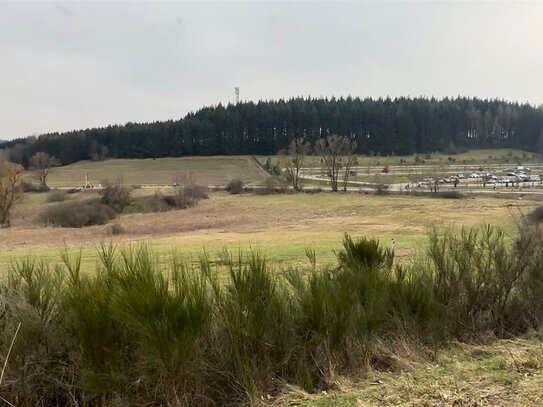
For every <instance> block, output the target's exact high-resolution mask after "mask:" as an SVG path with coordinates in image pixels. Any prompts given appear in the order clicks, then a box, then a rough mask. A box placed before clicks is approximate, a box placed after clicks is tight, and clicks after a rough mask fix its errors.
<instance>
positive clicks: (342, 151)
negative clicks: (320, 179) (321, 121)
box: [315, 134, 356, 192]
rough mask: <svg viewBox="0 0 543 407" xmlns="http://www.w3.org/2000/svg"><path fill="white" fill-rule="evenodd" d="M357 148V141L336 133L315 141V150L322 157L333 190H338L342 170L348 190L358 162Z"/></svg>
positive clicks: (344, 186) (344, 188)
mask: <svg viewBox="0 0 543 407" xmlns="http://www.w3.org/2000/svg"><path fill="white" fill-rule="evenodd" d="M355 149H356V141H354V140H351V139H349V138H347V137H342V136H339V135H336V134H334V135H331V136H327V137H325V138H321V139H318V140H317V142H316V143H315V152H316V153H317V154H318V155H320V156H321V157H322V164H323V169H324V171H326V174H327V176H328V178H330V186H331V187H332V191H334V192H337V191H338V186H339V177H340V175H341V174H342V171H343V180H342V181H343V190H344V191H346V190H347V184H348V182H349V177H350V176H351V168H352V166H353V165H354V163H355V162H356V157H355V155H354V151H355Z"/></svg>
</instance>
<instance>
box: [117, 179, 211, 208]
mask: <svg viewBox="0 0 543 407" xmlns="http://www.w3.org/2000/svg"><path fill="white" fill-rule="evenodd" d="M208 197H209V195H208V189H207V187H203V186H200V185H196V184H191V185H187V186H184V187H179V188H178V189H177V192H176V193H175V194H173V195H164V194H162V193H161V192H160V191H156V192H155V193H154V195H152V196H147V197H143V198H139V199H137V200H135V201H134V202H132V204H131V205H130V206H128V207H127V208H126V210H125V211H126V212H131V213H136V212H167V211H170V210H173V209H186V208H192V207H194V206H196V205H197V204H198V202H199V201H201V200H203V199H207V198H208Z"/></svg>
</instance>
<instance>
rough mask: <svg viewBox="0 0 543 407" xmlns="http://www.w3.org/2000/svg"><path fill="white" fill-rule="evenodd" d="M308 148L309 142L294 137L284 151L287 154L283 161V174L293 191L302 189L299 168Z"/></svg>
mask: <svg viewBox="0 0 543 407" xmlns="http://www.w3.org/2000/svg"><path fill="white" fill-rule="evenodd" d="M310 149H311V146H310V144H309V143H308V142H307V141H305V140H304V139H303V138H295V139H294V140H292V141H291V142H290V144H289V146H288V148H287V150H286V151H285V155H287V158H286V159H285V162H284V168H285V176H286V178H287V180H288V181H289V183H290V184H291V185H292V187H293V188H294V190H295V191H300V190H301V189H302V185H301V170H302V166H303V163H304V160H305V157H306V156H307V154H308V153H309V151H310Z"/></svg>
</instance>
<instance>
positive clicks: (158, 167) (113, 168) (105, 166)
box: [48, 156, 266, 187]
mask: <svg viewBox="0 0 543 407" xmlns="http://www.w3.org/2000/svg"><path fill="white" fill-rule="evenodd" d="M85 175H88V176H89V182H90V183H91V184H93V185H95V186H97V185H98V184H100V183H103V182H104V181H106V180H108V181H109V182H115V181H117V180H119V179H120V180H121V181H122V182H123V183H125V184H137V185H171V184H172V183H173V181H174V180H175V179H176V178H179V177H184V176H190V177H191V178H192V179H193V180H194V181H195V182H196V183H199V184H202V185H226V184H227V183H228V182H229V181H230V180H232V179H234V178H239V179H242V180H243V181H244V182H246V183H258V182H261V181H262V180H263V179H264V178H265V177H266V173H265V171H264V170H262V169H261V168H260V167H259V165H258V164H257V163H256V162H255V160H254V159H253V158H252V157H250V156H231V157H227V156H220V157H179V158H157V159H130V160H129V159H122V160H120V159H110V160H105V161H80V162H78V163H75V164H70V165H66V166H63V167H58V168H54V169H53V170H52V171H51V174H50V176H49V179H48V182H49V184H50V186H51V187H76V186H82V185H84V183H85Z"/></svg>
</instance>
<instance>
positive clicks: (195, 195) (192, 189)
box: [183, 184, 209, 201]
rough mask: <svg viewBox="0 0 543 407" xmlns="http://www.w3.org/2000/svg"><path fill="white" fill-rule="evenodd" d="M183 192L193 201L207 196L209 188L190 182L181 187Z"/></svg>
mask: <svg viewBox="0 0 543 407" xmlns="http://www.w3.org/2000/svg"><path fill="white" fill-rule="evenodd" d="M183 194H184V195H185V196H187V197H190V198H191V199H193V200H195V201H201V200H202V199H208V198H209V190H208V188H207V187H205V186H202V185H196V184H190V185H187V186H185V187H184V188H183Z"/></svg>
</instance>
